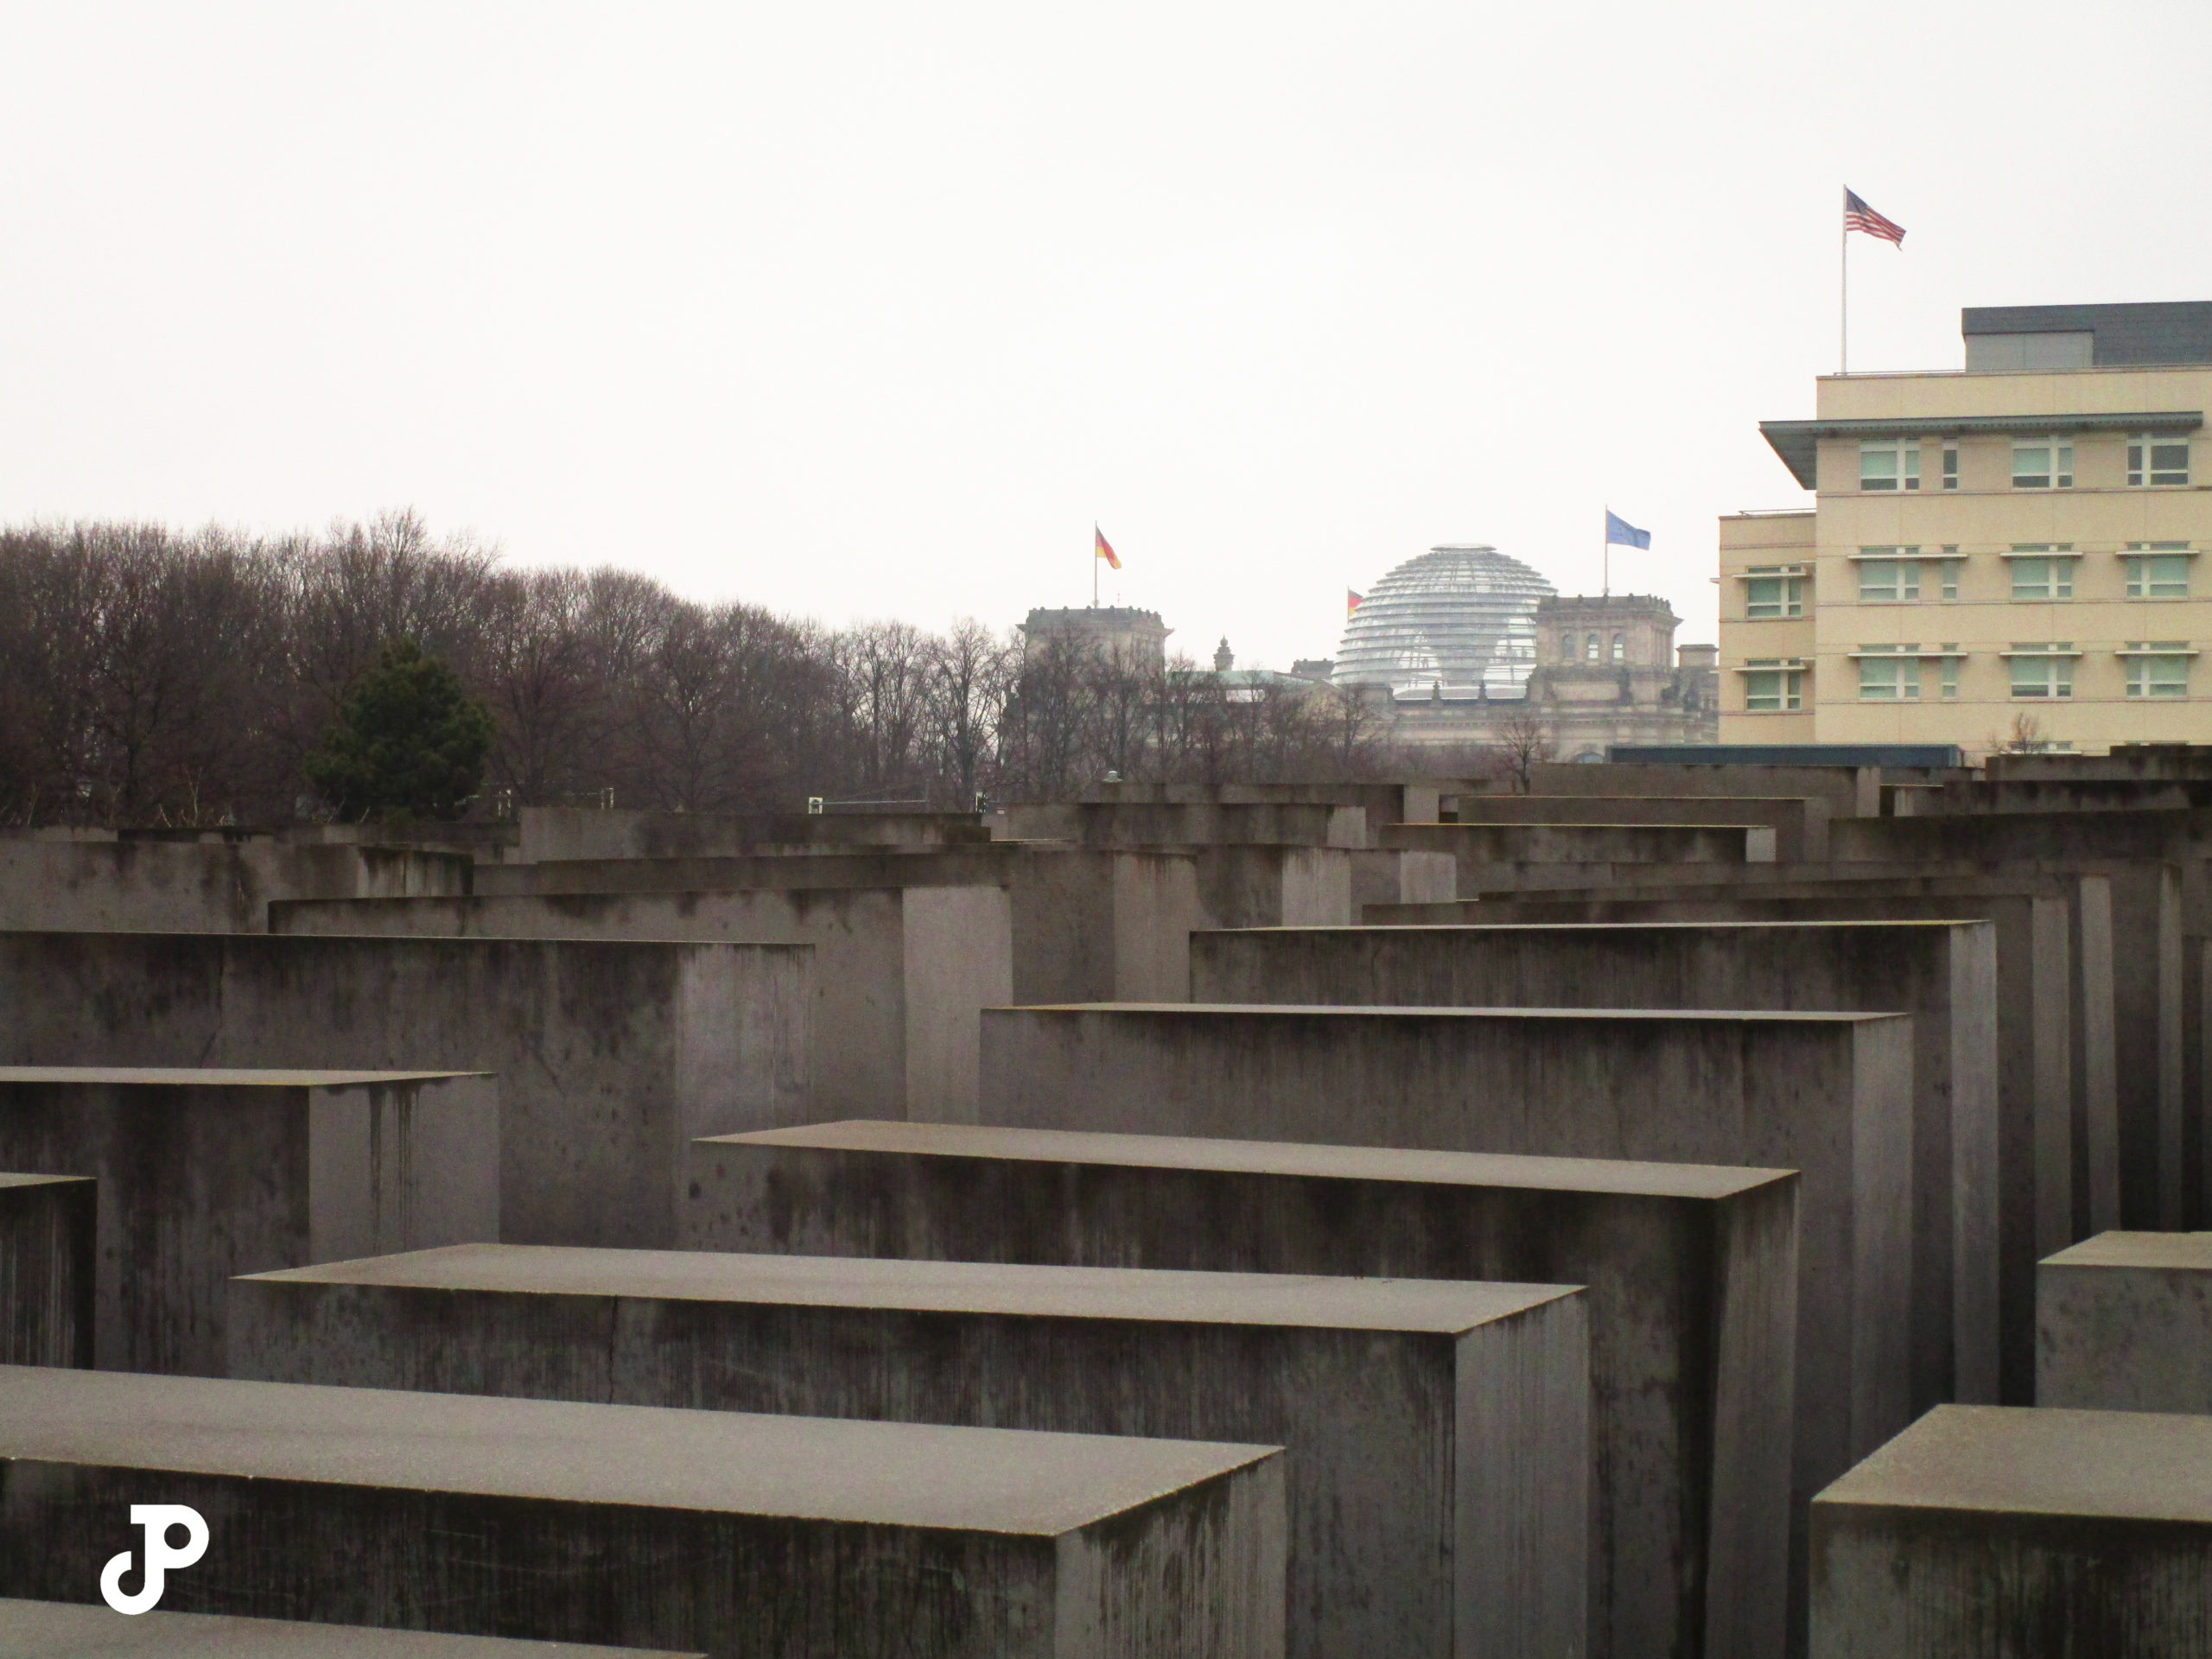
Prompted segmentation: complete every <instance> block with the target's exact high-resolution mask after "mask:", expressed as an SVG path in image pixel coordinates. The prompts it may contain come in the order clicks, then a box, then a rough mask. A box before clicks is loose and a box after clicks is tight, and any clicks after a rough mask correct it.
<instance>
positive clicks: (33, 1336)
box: [0, 1173, 98, 1367]
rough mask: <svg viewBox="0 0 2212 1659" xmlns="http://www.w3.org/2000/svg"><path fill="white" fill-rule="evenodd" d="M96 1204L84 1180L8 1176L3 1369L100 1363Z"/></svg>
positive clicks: (1, 1258) (0, 1273) (0, 1218)
mask: <svg viewBox="0 0 2212 1659" xmlns="http://www.w3.org/2000/svg"><path fill="white" fill-rule="evenodd" d="M96 1198H97V1194H96V1192H95V1190H94V1186H93V1183H92V1182H91V1181H90V1180H87V1179H84V1178H83V1177H81V1176H71V1175H18V1174H6V1173H0V1365H71V1366H78V1367H87V1366H90V1365H91V1364H92V1355H93V1346H92V1326H93V1288H92V1287H93V1284H94V1268H93V1263H94V1261H95V1259H96V1257H97V1254H98V1252H97V1248H96V1245H95V1243H94V1240H95V1237H96V1234H95V1231H94V1228H95V1225H96V1220H95V1217H96V1211H97V1203H96Z"/></svg>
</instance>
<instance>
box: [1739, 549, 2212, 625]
mask: <svg viewBox="0 0 2212 1659" xmlns="http://www.w3.org/2000/svg"><path fill="white" fill-rule="evenodd" d="M2133 548H2134V549H2135V550H2133V551H2130V552H2126V553H2122V554H2121V555H2120V569H2121V572H2122V574H2123V575H2124V577H2125V579H2126V594H2127V597H2128V598H2130V599H2187V598H2188V597H2189V596H2190V560H2191V559H2192V558H2193V557H2194V556H2195V555H2194V554H2193V553H2191V552H2190V549H2189V543H2187V542H2140V543H2133ZM2002 557H2003V558H2004V559H2005V563H2006V565H2007V567H2008V569H2009V573H2010V586H2011V588H2012V598H2014V599H2018V600H2044V601H2050V600H2062V599H2072V598H2073V597H2074V571H2075V565H2076V564H2078V563H2080V561H2081V560H2082V557H2083V555H2082V554H2081V553H2078V552H2076V551H2075V550H2074V549H2073V548H2072V547H2071V546H2070V545H2068V544H2066V543H2056V544H2054V543H2016V544H2015V545H2014V547H2013V548H2012V551H2011V552H2010V553H2008V554H2005V555H2002ZM1966 562H1967V561H1966V558H1965V556H1964V555H1962V554H1961V553H1960V552H1959V551H1958V550H1957V549H1955V548H1945V549H1943V550H1942V551H1941V552H1936V553H1923V552H1922V551H1921V550H1920V549H1918V548H1916V547H1862V548H1860V549H1859V559H1858V564H1859V603H1860V604H1862V605H1906V604H1915V603H1917V602H1918V601H1920V600H1921V599H1922V597H1923V589H1925V590H1927V591H1930V592H1932V593H1933V594H1935V595H1936V596H1937V597H1939V598H1941V599H1945V600H1956V599H1957V598H1958V596H1959V567H1960V566H1961V565H1962V564H1964V563H1966ZM1930 566H1932V567H1934V568H1933V569H1932V570H1931V569H1929V567H1930ZM1810 587H1811V579H1810V578H1809V577H1808V576H1805V575H1760V574H1758V573H1757V572H1756V571H1754V573H1753V574H1752V575H1750V577H1749V578H1748V579H1747V580H1746V581H1745V584H1744V601H1745V603H1744V612H1745V616H1746V617H1748V618H1749V619H1750V620H1752V621H1754V622H1757V621H1763V620H1777V619H1786V618H1789V617H1799V616H1802V615H1804V614H1805V605H1806V600H1807V597H1808V592H1809V590H1810Z"/></svg>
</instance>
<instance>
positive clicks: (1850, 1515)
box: [1812, 1406, 2212, 1659]
mask: <svg viewBox="0 0 2212 1659" xmlns="http://www.w3.org/2000/svg"><path fill="white" fill-rule="evenodd" d="M1812 1592H1813V1627H1812V1635H1813V1640H1812V1652H1813V1659H1955V1656H1959V1655H1962V1654H1978V1655H1987V1656H1990V1659H2060V1656H2074V1655H2086V1654H2145V1655H2147V1654H2158V1655H2160V1656H2175V1659H2181V1656H2195V1659H2202V1656H2205V1655H2208V1654H2212V1418H2204V1417H2183V1416H2164V1415H2154V1414H2149V1413H2145V1412H2129V1411H2114V1412H2103V1411H2050V1410H2030V1409H2021V1408H2008V1407H2002V1406H1944V1407H1940V1408H1937V1409H1936V1410H1935V1411H1933V1412H1931V1413H1929V1414H1928V1415H1927V1416H1925V1417H1923V1418H1922V1419H1921V1420H1920V1421H1918V1422H1916V1423H1915V1424H1914V1425H1913V1426H1912V1427H1910V1429H1908V1430H1906V1431H1905V1433H1903V1434H1901V1435H1899V1436H1898V1437H1897V1439H1896V1440H1893V1441H1891V1443H1890V1444H1889V1445H1887V1446H1884V1447H1883V1448H1882V1449H1881V1450H1880V1451H1879V1452H1876V1453H1875V1454H1874V1455H1873V1456H1872V1457H1871V1458H1869V1459H1866V1462H1864V1463H1862V1464H1860V1465H1859V1466H1858V1467H1857V1468H1856V1469H1853V1471H1851V1472H1850V1473H1849V1474H1847V1475H1846V1476H1845V1477H1844V1478H1842V1479H1841V1480H1839V1481H1838V1482H1836V1484H1834V1485H1833V1486H1831V1487H1829V1488H1828V1490H1827V1491H1824V1492H1822V1493H1821V1495H1820V1497H1819V1498H1818V1499H1816V1500H1815V1503H1814V1504H1813V1586H1812Z"/></svg>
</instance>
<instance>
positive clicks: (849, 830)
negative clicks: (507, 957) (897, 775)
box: [517, 806, 990, 864]
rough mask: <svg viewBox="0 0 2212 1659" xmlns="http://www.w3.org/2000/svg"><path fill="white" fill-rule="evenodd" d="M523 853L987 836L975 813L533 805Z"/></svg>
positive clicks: (718, 849)
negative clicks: (750, 812) (740, 812)
mask: <svg viewBox="0 0 2212 1659" xmlns="http://www.w3.org/2000/svg"><path fill="white" fill-rule="evenodd" d="M521 819H522V840H521V844H520V846H519V847H518V849H517V856H518V858H519V860H520V861H522V862H524V863H526V864H540V863H545V862H549V861H553V860H556V859H573V858H700V857H713V856H716V855H723V856H727V855H730V854H733V853H749V852H753V851H756V850H765V849H785V848H788V849H793V850H800V849H809V848H814V847H840V848H842V847H950V846H961V845H963V844H971V843H974V842H983V841H988V840H989V839H990V831H989V830H988V829H984V828H983V826H982V819H981V818H980V817H977V816H976V814H974V813H972V812H832V813H807V814H798V813H790V812H785V813H762V814H759V815H757V816H751V817H746V816H734V815H731V814H728V813H720V812H654V811H636V810H623V809H618V808H606V809H601V808H596V807H573V806H526V807H524V808H523V810H522V813H521Z"/></svg>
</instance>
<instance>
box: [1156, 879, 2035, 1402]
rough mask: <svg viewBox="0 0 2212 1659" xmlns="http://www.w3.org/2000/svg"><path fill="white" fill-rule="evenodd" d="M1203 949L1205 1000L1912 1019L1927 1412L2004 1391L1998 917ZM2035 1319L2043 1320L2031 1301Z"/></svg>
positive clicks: (1274, 932) (1557, 928)
mask: <svg viewBox="0 0 2212 1659" xmlns="http://www.w3.org/2000/svg"><path fill="white" fill-rule="evenodd" d="M1476 908H1477V909H1478V911H1479V910H1482V909H1486V908H1487V906H1476ZM1191 953H1192V954H1191V996H1192V1001H1194V1002H1199V1003H1247V1002H1286V1003H1317V1004H1318V1003H1341V1004H1355V1005H1363V1004H1379V1005H1387V1006H1395V1007H1562V1006H1564V1007H1586V1008H1707V1009H1742V1008H1769V1009H1831V1010H1834V1009H1850V1010H1857V1011H1860V1012H1895V1013H1903V1014H1910V1015H1912V1016H1913V1047H1914V1053H1913V1086H1914V1100H1915V1109H1914V1117H1913V1125H1912V1147H1913V1232H1914V1242H1913V1310H1914V1321H1915V1323H1914V1331H1913V1376H1914V1386H1913V1408H1914V1409H1915V1410H1924V1409H1926V1408H1928V1407H1929V1406H1931V1405H1934V1404H1936V1403H1937V1402H1942V1401H1953V1400H1960V1401H1968V1402H1985V1403H1989V1404H1995V1403H1997V1402H1998V1401H1999V1398H2000V1395H1999V1342H1998V1290H1999V1255H1998V1243H1999V1205H1998V1195H1999V1179H1998V1173H1999V1163H1998V1147H1999V1138H1998V1128H1999V1123H1998V1092H1997V1090H1998V1048H1997V939H1996V933H1995V930H1994V928H1993V926H1992V925H1989V924H1987V923H1978V922H1942V921H1907V922H1897V923H1883V922H1835V923H1815V922H1744V923H1724V922H1713V923H1693V922H1669V923H1650V924H1635V925H1630V924H1611V925H1573V924H1560V925H1507V926H1488V925H1484V926H1476V925H1464V926H1457V927H1410V928H1408V927H1381V928H1310V929H1308V928H1274V929H1255V930H1252V931H1244V932H1212V933H1198V934H1194V935H1192V941H1191ZM2019 1243H2020V1255H2021V1260H2020V1262H2019V1271H2020V1273H2021V1274H2023V1275H2025V1274H2027V1273H2028V1272H2029V1271H2030V1268H2031V1262H2032V1261H2033V1256H2032V1254H2031V1247H2030V1241H2028V1240H2027V1239H2025V1238H2023V1239H2021V1240H2020V1241H2019ZM2020 1311H2021V1313H2022V1315H2023V1320H2022V1322H2023V1324H2024V1322H2025V1320H2024V1313H2025V1309H2024V1306H2023V1307H2022V1309H2021V1310H2020ZM2023 1347H2024V1344H2023ZM2021 1369H2022V1371H2023V1373H2024V1374H2023V1375H2022V1376H2021V1377H2020V1378H2019V1382H2018V1399H2019V1401H2020V1402H2021V1403H2025V1402H2026V1401H2027V1400H2028V1398H2029V1397H2030V1395H2029V1377H2028V1376H2027V1375H2025V1372H2026V1370H2027V1367H2026V1364H2025V1354H2024V1352H2023V1354H2022V1367H2021Z"/></svg>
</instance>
